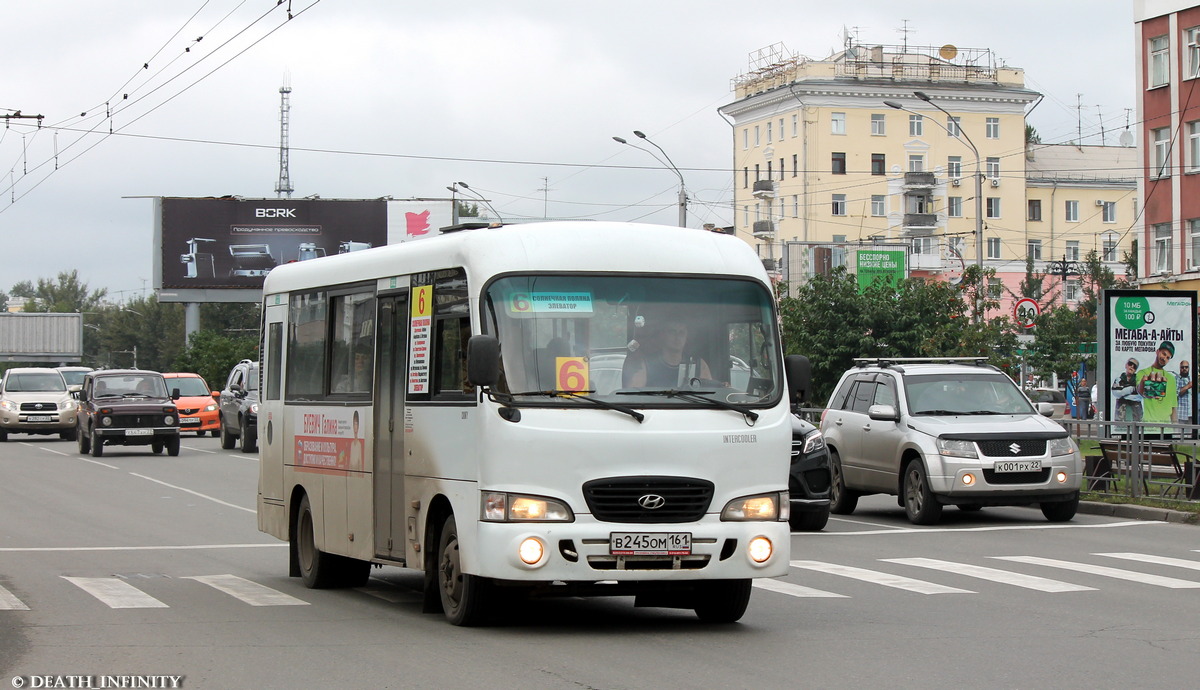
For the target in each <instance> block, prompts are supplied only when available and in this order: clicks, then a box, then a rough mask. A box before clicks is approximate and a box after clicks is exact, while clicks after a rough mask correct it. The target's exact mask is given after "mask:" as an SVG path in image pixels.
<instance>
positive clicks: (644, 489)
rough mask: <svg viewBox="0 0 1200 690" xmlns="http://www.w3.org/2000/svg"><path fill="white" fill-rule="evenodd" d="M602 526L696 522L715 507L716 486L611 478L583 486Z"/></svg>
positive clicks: (665, 479) (672, 480)
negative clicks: (622, 523) (714, 493)
mask: <svg viewBox="0 0 1200 690" xmlns="http://www.w3.org/2000/svg"><path fill="white" fill-rule="evenodd" d="M583 496H584V498H585V499H586V500H587V504H588V508H589V509H590V510H591V511H592V515H593V516H594V517H595V518H596V519H597V520H599V521H601V522H624V523H675V522H696V521H697V520H699V519H700V518H702V517H704V514H705V513H706V512H707V511H708V507H709V505H710V504H711V503H712V497H713V483H712V482H710V481H705V480H703V479H693V478H689V477H609V478H606V479H594V480H592V481H590V482H587V483H585V484H584V485H583Z"/></svg>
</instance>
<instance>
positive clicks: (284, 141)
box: [275, 74, 296, 199]
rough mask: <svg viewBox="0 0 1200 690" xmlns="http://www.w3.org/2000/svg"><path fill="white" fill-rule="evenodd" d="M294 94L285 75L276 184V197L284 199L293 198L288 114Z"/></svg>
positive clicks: (280, 99) (280, 115)
mask: <svg viewBox="0 0 1200 690" xmlns="http://www.w3.org/2000/svg"><path fill="white" fill-rule="evenodd" d="M291 93H292V85H291V79H290V78H289V77H288V75H287V74H284V75H283V86H281V87H279V181H278V182H276V183H275V196H276V198H279V199H282V198H283V196H284V195H285V194H286V195H287V198H289V199H291V198H292V192H294V191H296V190H295V189H293V188H292V177H291V174H290V173H289V172H288V113H289V112H290V111H291V109H292V106H291V104H290V103H289V100H288V97H289V96H290V95H291Z"/></svg>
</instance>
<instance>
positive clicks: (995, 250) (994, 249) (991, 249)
mask: <svg viewBox="0 0 1200 690" xmlns="http://www.w3.org/2000/svg"><path fill="white" fill-rule="evenodd" d="M987 258H989V259H999V258H1000V238H999V237H989V238H987Z"/></svg>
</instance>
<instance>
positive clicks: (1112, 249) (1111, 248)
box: [1101, 239, 1117, 261]
mask: <svg viewBox="0 0 1200 690" xmlns="http://www.w3.org/2000/svg"><path fill="white" fill-rule="evenodd" d="M1101 260H1102V261H1116V260H1117V241H1116V240H1113V239H1107V240H1104V248H1103V258H1102V259H1101Z"/></svg>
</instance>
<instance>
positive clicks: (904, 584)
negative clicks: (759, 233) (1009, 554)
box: [791, 561, 975, 594]
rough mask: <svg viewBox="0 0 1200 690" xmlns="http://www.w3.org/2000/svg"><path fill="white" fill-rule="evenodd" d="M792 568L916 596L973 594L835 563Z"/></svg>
mask: <svg viewBox="0 0 1200 690" xmlns="http://www.w3.org/2000/svg"><path fill="white" fill-rule="evenodd" d="M791 566H792V567H793V568H804V569H805V570H815V571H817V572H820V573H827V574H829V575H840V576H842V577H849V578H852V579H855V580H862V581H863V582H872V583H874V584H877V585H883V586H884V587H895V588H896V589H903V590H906V591H909V592H916V593H918V594H975V592H972V591H971V590H969V589H959V588H958V587H947V586H945V585H939V584H935V583H933V582H925V581H924V580H915V579H913V578H911V577H904V576H903V575H892V574H890V573H881V572H879V571H876V570H867V569H865V568H855V567H852V566H848V565H837V564H836V563H822V562H821V561H791Z"/></svg>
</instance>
